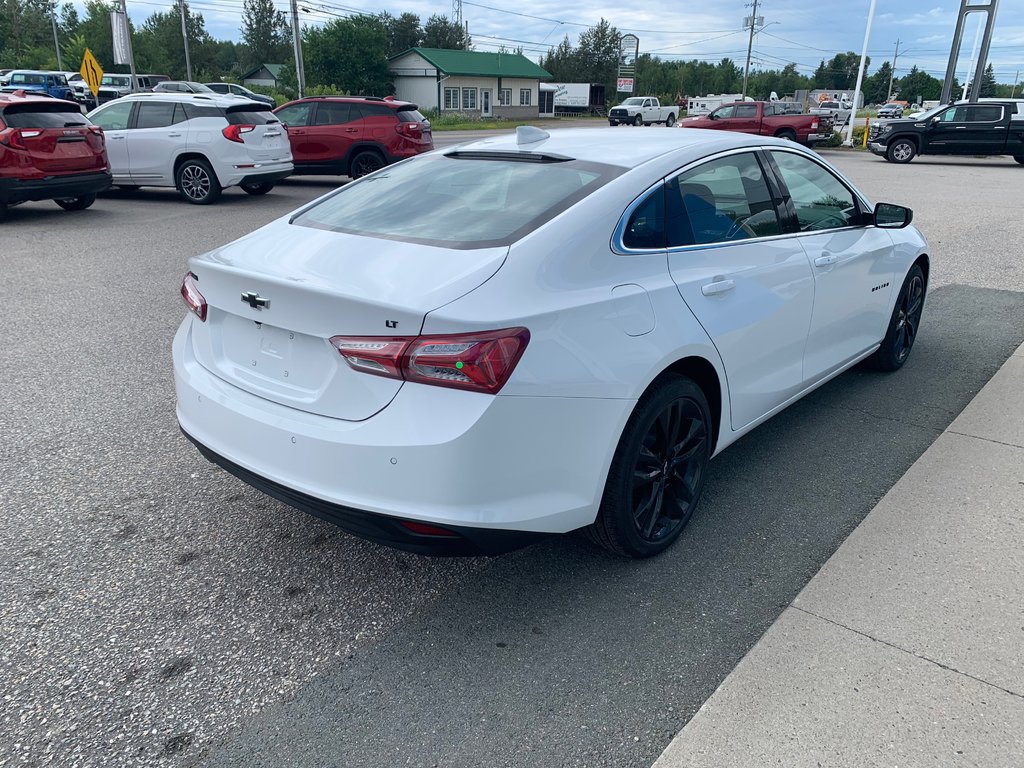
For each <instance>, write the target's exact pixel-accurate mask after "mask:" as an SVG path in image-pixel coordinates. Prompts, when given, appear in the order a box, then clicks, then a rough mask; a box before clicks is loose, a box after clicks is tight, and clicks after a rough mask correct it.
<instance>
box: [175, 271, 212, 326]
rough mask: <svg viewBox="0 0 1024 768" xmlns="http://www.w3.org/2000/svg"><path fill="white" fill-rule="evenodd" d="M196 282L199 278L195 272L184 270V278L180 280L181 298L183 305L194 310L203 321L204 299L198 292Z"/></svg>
mask: <svg viewBox="0 0 1024 768" xmlns="http://www.w3.org/2000/svg"><path fill="white" fill-rule="evenodd" d="M198 282H199V278H198V277H196V276H195V273H193V272H186V273H185V277H184V279H183V280H182V281H181V298H183V299H184V300H185V306H187V307H188V308H189V309H190V310H192V311H193V312H195V313H196V317H198V318H199V319H200V320H202V321H203V322H205V321H206V299H204V298H203V294H201V293H200V292H199V286H198V285H196V283H198Z"/></svg>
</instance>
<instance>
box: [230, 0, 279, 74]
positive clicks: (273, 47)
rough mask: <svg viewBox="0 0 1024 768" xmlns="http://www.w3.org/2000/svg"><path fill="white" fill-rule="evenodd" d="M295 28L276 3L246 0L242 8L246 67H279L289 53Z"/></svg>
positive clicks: (263, 0)
mask: <svg viewBox="0 0 1024 768" xmlns="http://www.w3.org/2000/svg"><path fill="white" fill-rule="evenodd" d="M290 37H291V26H289V24H288V19H287V17H286V16H285V15H284V12H283V11H279V10H277V8H276V7H275V6H274V2H273V0H245V2H244V3H243V5H242V41H243V42H244V43H245V49H246V54H245V61H244V62H243V64H244V65H245V66H258V65H260V64H279V63H281V61H282V60H283V59H284V56H285V55H286V54H287V52H288V41H289V38H290Z"/></svg>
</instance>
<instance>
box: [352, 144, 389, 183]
mask: <svg viewBox="0 0 1024 768" xmlns="http://www.w3.org/2000/svg"><path fill="white" fill-rule="evenodd" d="M383 167H384V158H383V157H381V156H380V155H379V154H377V153H376V152H373V151H370V150H364V151H362V152H360V153H359V154H358V155H356V156H355V157H353V158H352V162H351V164H350V168H349V174H348V175H349V176H351V177H352V178H353V179H358V178H360V177H362V176H366V175H367V174H368V173H373V172H374V171H378V170H380V169H381V168H383Z"/></svg>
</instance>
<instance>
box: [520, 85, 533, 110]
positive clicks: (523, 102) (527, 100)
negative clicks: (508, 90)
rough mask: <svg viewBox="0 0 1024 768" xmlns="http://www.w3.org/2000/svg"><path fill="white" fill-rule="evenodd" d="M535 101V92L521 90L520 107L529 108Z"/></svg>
mask: <svg viewBox="0 0 1024 768" xmlns="http://www.w3.org/2000/svg"><path fill="white" fill-rule="evenodd" d="M532 101H533V91H531V90H530V89H529V88H520V89H519V106H521V107H528V106H530V104H531V102H532Z"/></svg>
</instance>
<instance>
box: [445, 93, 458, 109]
mask: <svg viewBox="0 0 1024 768" xmlns="http://www.w3.org/2000/svg"><path fill="white" fill-rule="evenodd" d="M444 108H445V109H458V108H459V89H458V88H445V89H444Z"/></svg>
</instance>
